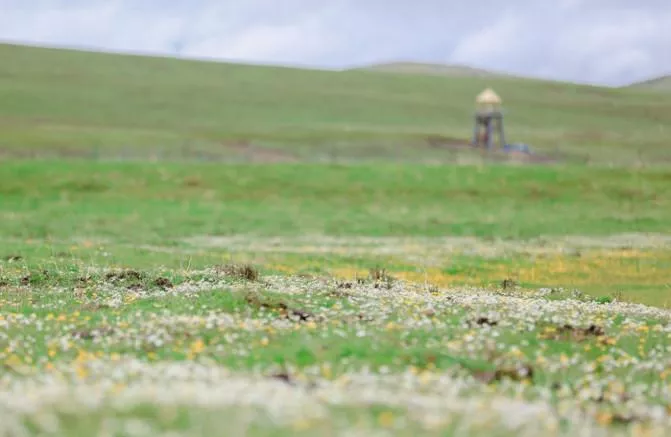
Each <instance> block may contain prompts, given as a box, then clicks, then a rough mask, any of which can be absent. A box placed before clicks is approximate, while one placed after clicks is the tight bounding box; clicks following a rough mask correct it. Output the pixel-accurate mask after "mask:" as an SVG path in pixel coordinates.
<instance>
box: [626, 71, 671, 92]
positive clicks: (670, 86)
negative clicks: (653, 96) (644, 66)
mask: <svg viewBox="0 0 671 437" xmlns="http://www.w3.org/2000/svg"><path fill="white" fill-rule="evenodd" d="M629 88H637V89H648V90H653V91H671V74H669V75H666V76H660V77H655V78H653V79H648V80H644V81H641V82H636V83H633V84H631V85H629Z"/></svg>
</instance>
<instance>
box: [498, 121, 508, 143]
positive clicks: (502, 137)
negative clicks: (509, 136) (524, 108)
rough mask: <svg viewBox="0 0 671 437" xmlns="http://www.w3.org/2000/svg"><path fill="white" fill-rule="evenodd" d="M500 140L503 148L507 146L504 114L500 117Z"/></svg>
mask: <svg viewBox="0 0 671 437" xmlns="http://www.w3.org/2000/svg"><path fill="white" fill-rule="evenodd" d="M499 141H500V142H501V148H504V147H506V144H507V143H506V136H505V135H504V132H503V115H501V118H499Z"/></svg>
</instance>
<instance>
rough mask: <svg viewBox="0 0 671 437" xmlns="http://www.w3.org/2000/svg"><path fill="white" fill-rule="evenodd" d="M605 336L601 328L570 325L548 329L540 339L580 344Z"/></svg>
mask: <svg viewBox="0 0 671 437" xmlns="http://www.w3.org/2000/svg"><path fill="white" fill-rule="evenodd" d="M604 335H606V333H605V331H604V330H603V328H602V327H600V326H597V325H590V326H588V327H587V328H578V327H575V326H572V325H568V324H566V325H563V326H560V327H558V328H553V327H550V330H549V332H546V333H545V334H543V335H542V338H544V339H549V340H561V341H573V342H577V343H579V342H582V341H585V340H587V339H589V338H591V337H603V336H604Z"/></svg>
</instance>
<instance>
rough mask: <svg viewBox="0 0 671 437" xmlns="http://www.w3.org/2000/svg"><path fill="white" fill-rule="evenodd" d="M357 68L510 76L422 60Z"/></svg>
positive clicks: (445, 74) (452, 74)
mask: <svg viewBox="0 0 671 437" xmlns="http://www.w3.org/2000/svg"><path fill="white" fill-rule="evenodd" d="M357 70H367V71H375V72H384V73H411V74H424V75H429V74H433V75H442V76H450V77H455V76H456V77H486V78H495V77H503V76H509V75H506V74H503V73H499V72H495V71H489V70H483V69H480V68H473V67H468V66H463V65H448V64H428V63H421V62H389V63H384V64H374V65H370V66H367V67H360V68H357Z"/></svg>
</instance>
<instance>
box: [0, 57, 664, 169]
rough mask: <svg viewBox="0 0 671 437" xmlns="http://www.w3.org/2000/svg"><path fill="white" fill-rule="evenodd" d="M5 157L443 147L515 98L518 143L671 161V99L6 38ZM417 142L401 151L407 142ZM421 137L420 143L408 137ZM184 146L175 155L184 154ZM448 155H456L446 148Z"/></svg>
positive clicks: (1, 98) (350, 152) (370, 152)
mask: <svg viewBox="0 0 671 437" xmlns="http://www.w3.org/2000/svg"><path fill="white" fill-rule="evenodd" d="M0 58H1V59H2V60H3V62H2V63H1V64H0V126H1V127H2V129H0V148H1V150H2V151H3V153H5V154H7V153H9V154H11V155H17V154H24V155H25V154H31V153H35V152H36V151H37V152H39V153H41V154H49V153H56V154H59V155H64V154H71V155H82V154H83V153H85V152H86V153H88V151H91V150H94V151H97V152H96V153H101V154H115V153H117V154H119V155H124V154H126V155H130V154H141V155H144V156H146V155H147V154H149V153H150V151H153V152H155V151H159V150H172V151H173V152H175V151H185V150H187V151H188V152H189V153H192V154H193V153H195V152H194V151H198V150H200V151H201V152H202V153H209V156H215V157H226V156H230V155H231V154H233V153H234V152H235V150H232V149H230V148H227V147H225V146H223V143H225V142H227V141H229V142H231V141H233V142H236V141H240V140H251V141H254V142H257V143H260V144H263V145H265V146H269V147H271V146H272V147H277V148H281V149H283V150H284V151H285V152H286V151H290V152H291V153H293V154H297V155H298V156H299V157H300V158H315V157H320V156H330V155H334V154H335V155H337V156H349V157H353V156H370V157H377V158H379V157H384V156H390V155H396V156H403V157H406V158H408V157H412V158H417V157H418V156H420V157H421V156H425V155H431V154H434V155H436V154H440V153H439V152H436V151H435V150H434V151H430V150H429V149H430V148H428V147H426V144H425V139H426V137H427V136H431V135H445V136H448V137H456V138H460V139H464V140H467V139H468V138H469V137H470V135H471V129H472V127H471V113H472V110H473V99H474V96H475V95H476V94H477V93H478V92H480V91H481V90H482V88H483V87H485V86H492V87H494V88H495V89H496V91H498V92H499V93H500V94H501V95H502V96H503V99H504V103H505V105H506V111H507V114H508V119H507V134H508V140H509V141H510V142H519V141H521V142H527V143H530V144H532V145H533V146H534V147H536V148H541V149H542V148H545V149H550V150H555V148H560V149H561V150H562V151H563V152H567V153H572V154H574V155H576V156H585V155H589V156H591V157H592V158H593V159H594V160H597V161H601V162H613V161H616V162H626V163H630V162H632V161H633V160H638V159H639V158H642V159H643V160H645V161H648V162H656V163H659V162H662V161H663V160H665V159H669V155H670V154H669V150H668V145H667V143H666V138H665V137H664V136H662V135H660V134H659V132H660V129H661V127H660V126H662V125H664V124H666V125H669V124H671V97H670V96H668V95H661V94H660V95H651V94H650V93H641V92H637V91H634V90H614V89H600V88H594V87H586V86H578V85H569V84H565V85H564V84H558V83H547V82H542V81H529V80H517V79H498V78H497V79H481V78H469V77H454V78H449V79H446V78H444V77H435V76H416V75H403V74H388V73H385V74H381V73H374V72H366V71H348V72H324V71H308V70H296V69H284V68H269V67H256V66H242V65H230V64H220V63H206V62H195V61H183V60H175V59H166V58H145V57H135V56H121V55H110V54H94V53H87V52H77V51H64V50H55V49H39V48H28V47H21V46H11V45H0ZM402 145H403V146H405V147H400V146H402ZM407 146H411V147H407ZM175 153H177V152H175ZM443 157H445V156H444V155H443Z"/></svg>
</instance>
